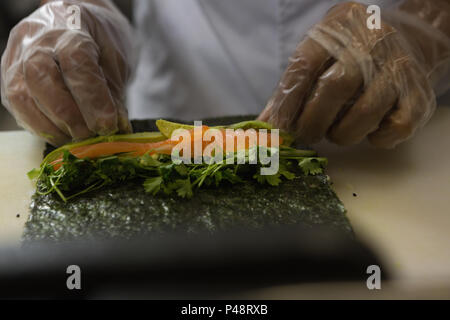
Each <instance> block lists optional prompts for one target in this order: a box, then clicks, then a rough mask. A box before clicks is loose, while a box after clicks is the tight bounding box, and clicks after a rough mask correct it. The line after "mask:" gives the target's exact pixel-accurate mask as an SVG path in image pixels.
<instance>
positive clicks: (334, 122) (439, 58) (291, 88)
mask: <svg viewBox="0 0 450 320" xmlns="http://www.w3.org/2000/svg"><path fill="white" fill-rule="evenodd" d="M381 15H382V22H381V28H380V29H372V30H371V29H369V28H368V27H367V19H368V17H369V16H370V14H368V13H367V7H366V6H364V5H362V4H358V3H353V2H350V3H343V4H340V5H337V6H335V7H333V8H332V9H331V10H330V11H329V12H328V13H327V15H326V16H325V18H324V19H323V20H322V21H321V22H319V23H318V24H317V25H315V26H314V27H313V28H312V29H311V30H310V31H309V32H308V35H307V37H306V38H305V39H304V40H303V41H302V42H301V43H300V44H299V45H298V47H297V49H296V51H295V53H294V54H293V56H292V57H291V58H290V61H289V65H288V67H287V70H286V71H285V73H284V75H283V76H282V79H281V81H280V83H279V86H278V88H277V89H276V91H275V93H274V95H273V96H272V98H271V99H270V100H269V102H268V104H267V106H266V108H265V110H264V111H263V112H262V113H261V115H260V116H259V119H260V120H264V121H269V122H271V123H273V124H274V125H275V126H277V127H280V128H284V129H287V130H289V131H291V132H292V133H293V134H294V136H295V137H296V138H297V140H298V141H299V142H300V143H304V144H312V143H316V142H319V141H320V140H321V139H322V138H324V137H327V138H328V139H329V140H331V141H332V142H335V143H337V144H341V145H349V144H356V143H359V142H360V141H362V140H363V139H364V138H366V137H368V139H369V141H370V142H371V143H372V144H373V145H375V146H377V147H383V148H393V147H394V146H396V145H397V144H398V143H400V142H402V141H405V140H406V139H408V138H410V137H411V136H412V135H413V134H414V133H415V131H416V130H417V129H418V128H420V127H422V126H423V125H424V124H425V123H426V122H427V121H428V120H429V119H430V117H431V116H432V114H433V112H434V110H435V108H436V97H435V91H434V89H435V88H437V87H438V85H439V84H442V83H444V84H445V85H447V88H444V90H445V89H448V85H449V84H450V81H449V80H450V79H449V77H448V75H449V65H450V36H449V35H450V28H449V26H450V2H449V1H446V0H412V1H405V2H404V3H403V4H401V5H400V6H399V7H398V8H396V9H393V10H391V11H387V10H382V11H381ZM441 89H442V87H441Z"/></svg>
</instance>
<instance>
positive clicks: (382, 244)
mask: <svg viewBox="0 0 450 320" xmlns="http://www.w3.org/2000/svg"><path fill="white" fill-rule="evenodd" d="M0 146H1V149H0V150H1V151H0V177H1V179H0V242H1V243H2V244H9V245H19V244H20V236H21V233H22V229H23V225H24V223H25V221H26V218H27V208H28V205H29V200H30V196H31V194H32V193H33V185H32V184H31V183H30V181H29V180H28V179H27V177H26V173H27V171H29V170H30V169H32V168H34V167H38V166H39V163H40V160H41V157H42V151H43V148H44V144H43V143H42V142H41V141H39V140H38V139H36V138H35V137H33V136H31V135H30V134H28V133H26V132H21V131H15V132H1V133H0ZM317 149H318V151H319V152H320V153H321V155H323V156H327V157H328V158H329V168H328V174H329V175H330V177H331V179H332V181H333V182H334V189H335V190H336V192H337V194H338V195H339V197H340V198H341V200H342V201H343V202H344V204H345V206H346V208H347V209H348V216H349V218H350V220H351V223H352V225H353V226H354V229H355V231H356V233H357V235H358V236H359V237H360V238H362V239H363V240H366V242H367V244H368V245H369V246H371V247H372V248H374V249H375V250H376V251H377V252H378V254H380V256H382V257H383V258H385V260H386V262H387V264H388V265H389V266H390V267H391V269H392V271H394V274H395V276H397V277H398V278H400V279H414V280H416V281H419V282H422V281H426V282H429V281H437V282H440V281H442V280H444V281H445V280H447V281H449V279H450V108H439V109H438V110H437V112H436V115H435V116H434V117H433V119H432V120H431V122H430V123H429V124H428V125H427V126H426V127H425V128H424V129H423V130H422V131H421V132H419V133H418V134H417V136H416V137H415V138H414V139H412V140H411V141H409V142H407V143H405V144H403V145H401V146H399V147H398V148H397V149H395V150H391V151H384V150H376V149H373V148H371V147H370V146H368V145H367V144H362V145H359V146H355V147H350V148H339V147H336V146H333V145H331V144H328V143H322V144H320V145H319V146H317ZM353 193H355V194H356V195H357V196H356V197H355V196H353ZM17 214H20V217H17Z"/></svg>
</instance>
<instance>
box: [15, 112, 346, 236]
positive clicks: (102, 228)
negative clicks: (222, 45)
mask: <svg viewBox="0 0 450 320" xmlns="http://www.w3.org/2000/svg"><path fill="white" fill-rule="evenodd" d="M249 118H251V117H225V118H218V119H210V120H205V122H204V123H206V124H209V125H223V124H230V123H234V122H239V121H243V120H248V119H249ZM133 127H134V129H135V131H136V132H139V131H152V130H156V127H155V124H154V120H139V121H134V122H133ZM48 151H49V150H47V152H48ZM292 224H304V225H308V226H328V227H332V228H335V229H338V230H342V231H344V232H346V233H349V234H351V233H352V229H351V226H350V223H349V221H348V219H347V217H346V215H345V209H344V206H343V204H342V203H341V202H340V200H339V199H338V198H337V196H336V194H335V193H334V191H333V190H332V189H331V187H330V184H329V180H328V177H327V176H326V175H318V176H301V177H298V178H296V179H294V180H292V181H285V182H283V183H282V184H281V185H280V186H278V187H272V186H263V185H260V184H257V183H256V182H248V183H247V182H246V183H245V184H239V185H234V186H232V185H224V186H221V187H220V188H215V187H210V188H205V189H200V190H197V191H196V193H195V195H194V197H193V198H192V199H182V198H180V197H178V196H176V195H171V196H167V195H157V196H153V195H150V194H147V193H145V191H144V189H143V187H142V181H139V180H136V181H129V182H127V183H125V184H121V185H116V186H110V187H105V188H103V189H102V190H98V191H95V192H92V193H90V194H87V195H83V196H80V197H79V198H75V199H73V200H71V201H69V202H68V203H64V202H63V201H62V200H60V199H59V197H57V196H56V195H54V194H51V195H45V196H42V195H37V194H35V195H34V196H33V199H32V204H31V210H30V216H29V219H28V221H27V223H26V225H25V231H24V235H23V237H24V239H25V240H69V239H74V238H80V237H82V238H98V237H100V238H132V237H135V236H141V235H148V234H150V235H152V234H160V233H165V232H170V231H182V232H187V233H197V232H201V231H208V232H215V231H223V230H227V229H231V228H236V227H243V228H250V229H259V228H262V227H267V226H271V225H292Z"/></svg>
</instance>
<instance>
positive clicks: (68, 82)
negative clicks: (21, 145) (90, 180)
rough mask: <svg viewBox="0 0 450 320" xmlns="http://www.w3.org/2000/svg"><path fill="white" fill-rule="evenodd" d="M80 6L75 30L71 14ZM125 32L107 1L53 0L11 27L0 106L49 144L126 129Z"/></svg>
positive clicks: (128, 59)
mask: <svg viewBox="0 0 450 320" xmlns="http://www.w3.org/2000/svg"><path fill="white" fill-rule="evenodd" d="M71 5H77V6H78V7H79V8H80V19H79V21H80V28H79V29H76V28H74V27H73V26H75V27H76V19H73V18H72V19H70V17H74V16H73V14H75V11H73V10H72V11H71V10H69V9H68V8H69V7H70V6H71ZM130 39H132V29H131V26H130V24H129V23H128V21H127V20H126V18H125V17H124V16H123V15H122V14H121V13H120V12H119V11H118V10H117V9H116V8H115V7H114V6H113V5H112V4H111V3H110V2H108V1H107V0H105V1H104V0H97V1H95V0H92V1H54V2H48V3H47V4H45V5H43V6H42V7H40V8H39V9H38V10H36V11H35V12H34V13H32V14H31V15H30V16H29V17H27V18H25V19H24V20H22V21H21V22H20V23H19V24H18V25H17V26H15V27H14V28H13V30H12V31H11V34H10V37H9V40H8V44H7V47H6V50H5V52H4V54H3V56H2V61H1V93H2V103H3V104H4V105H5V106H6V108H7V109H8V110H9V111H10V112H11V113H12V114H13V116H14V117H15V118H16V120H17V122H18V123H19V125H21V126H23V127H24V128H26V129H28V130H29V131H31V132H33V133H35V134H36V135H39V136H41V137H43V138H44V139H45V140H47V141H48V142H50V143H52V144H53V145H61V144H63V143H66V142H68V141H70V140H80V139H84V138H87V137H89V136H92V135H96V134H99V135H107V134H112V133H115V132H118V131H121V132H130V131H131V125H130V123H129V121H128V114H127V110H126V108H125V106H124V87H125V85H126V83H127V80H128V78H129V76H130V71H131V70H132V65H133V60H134V58H133V56H132V54H133V52H132V51H133V45H132V43H131V42H130Z"/></svg>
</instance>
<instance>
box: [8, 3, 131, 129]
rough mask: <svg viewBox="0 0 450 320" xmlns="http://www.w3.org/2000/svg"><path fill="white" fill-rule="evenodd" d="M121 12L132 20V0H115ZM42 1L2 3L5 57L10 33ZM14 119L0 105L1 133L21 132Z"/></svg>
mask: <svg viewBox="0 0 450 320" xmlns="http://www.w3.org/2000/svg"><path fill="white" fill-rule="evenodd" d="M114 2H115V3H116V5H117V6H118V7H119V8H120V9H121V11H122V12H123V13H124V14H125V15H126V16H127V17H128V18H129V19H130V20H131V17H132V3H133V1H132V0H114ZM39 3H40V0H20V1H17V0H1V1H0V52H1V54H2V55H3V51H4V50H5V47H6V43H7V42H8V36H9V31H10V30H11V29H12V28H13V27H14V26H15V25H16V24H17V23H18V22H19V21H20V20H22V19H23V18H25V17H26V16H28V15H29V14H30V13H32V12H33V11H34V10H36V8H38V7H39ZM20 129H21V128H20V127H19V126H17V124H16V121H15V120H14V118H13V117H12V116H11V115H10V114H9V112H8V110H6V108H5V107H4V106H3V105H1V103H0V131H7V130H20Z"/></svg>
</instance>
